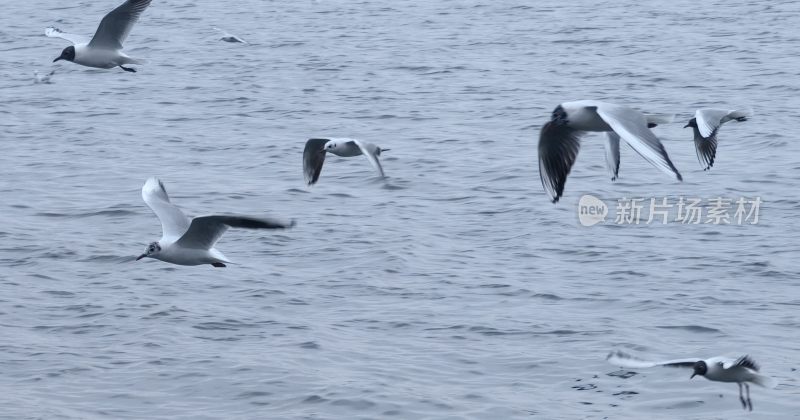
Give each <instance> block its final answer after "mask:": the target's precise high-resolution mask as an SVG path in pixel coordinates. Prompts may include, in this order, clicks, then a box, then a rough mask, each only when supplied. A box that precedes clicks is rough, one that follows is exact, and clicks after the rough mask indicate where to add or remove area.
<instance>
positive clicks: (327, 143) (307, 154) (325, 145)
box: [303, 138, 389, 185]
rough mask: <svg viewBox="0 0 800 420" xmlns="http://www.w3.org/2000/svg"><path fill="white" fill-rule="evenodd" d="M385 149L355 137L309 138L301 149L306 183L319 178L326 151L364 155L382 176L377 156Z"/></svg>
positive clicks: (343, 155) (311, 183) (344, 155)
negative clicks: (303, 148)
mask: <svg viewBox="0 0 800 420" xmlns="http://www.w3.org/2000/svg"><path fill="white" fill-rule="evenodd" d="M386 150H389V149H381V148H380V147H378V146H376V145H374V144H372V143H367V142H363V141H361V140H355V139H347V138H326V139H309V140H308V141H307V142H306V148H305V150H303V173H304V174H305V179H306V183H308V185H314V184H315V183H316V182H317V180H318V179H319V174H320V173H321V172H322V164H323V163H325V153H326V152H331V153H333V154H334V155H337V156H342V157H350V156H358V155H364V156H366V158H367V160H369V163H371V164H372V166H373V167H374V168H375V170H376V171H378V173H379V174H380V176H381V177H384V176H385V175H384V174H383V168H382V167H381V163H380V161H378V156H380V155H381V152H382V151H386Z"/></svg>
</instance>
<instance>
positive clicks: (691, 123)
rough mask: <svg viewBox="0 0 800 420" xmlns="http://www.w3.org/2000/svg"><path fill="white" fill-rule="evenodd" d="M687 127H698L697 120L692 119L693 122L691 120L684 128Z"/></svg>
mask: <svg viewBox="0 0 800 420" xmlns="http://www.w3.org/2000/svg"><path fill="white" fill-rule="evenodd" d="M686 127H697V118H692V119H691V120H689V122H688V123H686V125H684V126H683V128H686Z"/></svg>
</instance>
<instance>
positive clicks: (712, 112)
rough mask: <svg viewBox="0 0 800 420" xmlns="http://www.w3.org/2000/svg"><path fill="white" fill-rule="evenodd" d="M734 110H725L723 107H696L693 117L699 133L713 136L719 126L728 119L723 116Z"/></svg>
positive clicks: (704, 135)
mask: <svg viewBox="0 0 800 420" xmlns="http://www.w3.org/2000/svg"><path fill="white" fill-rule="evenodd" d="M734 112H735V111H727V110H724V109H710V108H704V109H698V110H697V111H695V113H694V117H695V118H696V119H697V129H698V130H699V131H700V134H701V135H702V136H703V137H706V138H708V137H711V136H714V135H716V133H717V130H718V129H719V126H720V125H722V123H724V122H725V121H727V120H729V119H730V118H728V119H726V118H725V117H728V116H729V115H730V114H733V113H734ZM723 120H725V121H723Z"/></svg>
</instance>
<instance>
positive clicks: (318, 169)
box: [303, 139, 329, 185]
mask: <svg viewBox="0 0 800 420" xmlns="http://www.w3.org/2000/svg"><path fill="white" fill-rule="evenodd" d="M328 141H329V140H328V139H309V140H308V141H307V142H306V147H305V149H304V150H303V174H304V175H305V179H306V184H308V185H314V184H315V183H316V182H317V180H318V179H319V175H320V174H321V173H322V164H324V163H325V149H324V147H325V143H327V142H328Z"/></svg>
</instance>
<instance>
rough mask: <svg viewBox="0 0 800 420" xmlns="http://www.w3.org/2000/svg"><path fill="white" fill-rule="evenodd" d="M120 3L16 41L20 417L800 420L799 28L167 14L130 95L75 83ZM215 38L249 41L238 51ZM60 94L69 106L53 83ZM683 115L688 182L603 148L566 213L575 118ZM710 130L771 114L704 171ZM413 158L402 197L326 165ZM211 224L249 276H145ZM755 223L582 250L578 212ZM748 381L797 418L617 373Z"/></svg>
mask: <svg viewBox="0 0 800 420" xmlns="http://www.w3.org/2000/svg"><path fill="white" fill-rule="evenodd" d="M118 3H119V1H116V0H115V1H112V0H108V1H94V2H92V1H75V2H66V3H65V2H60V1H55V0H31V1H26V2H6V3H4V5H3V12H2V14H0V144H2V150H1V151H0V337H1V339H0V407H2V410H0V417H3V418H14V419H87V418H88V419H95V418H97V419H103V418H113V419H145V418H147V419H190V418H191V419H212V418H214V419H215V418H231V419H233V418H236V419H249V418H253V419H255V418H319V419H323V418H325V419H328V418H330V419H333V418H341V419H356V418H365V419H366V418H409V419H421V418H429V419H444V418H448V419H450V418H480V419H500V418H542V419H602V418H613V419H641V418H653V419H710V418H714V419H731V418H759V419H787V418H798V417H799V416H800V415H799V414H798V413H800V384H799V383H798V379H799V378H800V375H799V374H798V371H797V369H798V367H800V364H799V363H798V355H799V354H800V339H798V331H799V328H800V293H798V290H799V288H800V281H799V280H798V278H800V265H798V262H797V261H798V260H797V258H798V255H799V254H798V251H800V246H799V245H798V234H799V233H800V232H799V231H798V216H799V215H800V197H799V196H798V191H800V182H799V181H798V174H799V173H800V160H798V157H799V156H800V143H798V141H797V140H798V138H799V137H800V126H799V125H798V124H797V123H798V121H799V120H798V118H800V113H799V112H798V109H800V60H799V59H798V58H797V51H798V47H800V36H798V34H797V27H798V26H800V3H797V2H795V1H769V2H767V1H763V2H752V1H750V2H744V1H686V0H676V1H671V2H662V1H650V0H646V1H641V2H614V1H588V0H578V1H572V2H555V3H554V2H539V1H523V0H502V1H489V0H442V1H422V0H397V1H392V2H385V1H372V0H369V1H343V0H342V1H336V0H319V1H297V2H282V1H261V0H241V1H237V2H218V1H211V0H198V1H177V0H154V1H153V3H152V4H151V6H150V7H149V8H148V9H147V10H146V11H145V13H144V14H143V16H142V18H141V20H140V21H139V23H138V24H137V25H136V26H135V27H134V28H133V31H132V32H131V35H130V37H129V38H128V40H127V41H126V49H125V50H126V52H128V53H129V54H130V55H132V56H135V57H141V58H145V59H147V63H146V64H145V65H141V66H136V67H137V68H138V70H139V71H138V72H137V73H135V74H134V73H127V72H124V71H122V70H120V69H112V70H97V69H90V68H85V67H81V66H78V65H75V64H72V63H66V62H63V61H61V62H58V63H56V64H53V63H51V61H52V60H53V59H54V58H56V57H57V56H58V55H59V54H60V51H61V49H63V48H64V47H65V46H67V45H68V44H67V43H66V41H63V40H60V39H56V38H46V37H45V36H44V35H43V32H44V28H45V27H47V26H50V25H54V26H57V27H59V28H61V29H63V30H65V31H68V32H75V33H81V34H86V35H91V34H92V33H93V32H94V30H95V28H96V26H97V24H98V22H99V20H100V18H101V17H102V16H103V15H104V14H105V13H106V12H108V11H109V10H111V9H112V8H113V7H116V6H117V4H118ZM214 26H217V27H220V28H222V29H225V30H227V31H229V32H231V33H234V34H236V35H238V36H240V37H242V38H244V39H245V40H247V41H248V42H249V44H247V45H245V44H230V43H225V42H221V41H219V40H218V34H217V33H216V32H215V31H213V30H212V27H214ZM52 68H55V69H56V73H55V75H54V76H53V82H52V83H51V84H34V79H33V72H34V70H38V71H39V72H40V74H46V72H48V71H49V70H50V69H52ZM576 99H597V100H605V101H608V102H614V103H620V104H625V105H629V106H632V107H635V108H637V109H641V110H643V111H646V112H651V113H675V114H677V117H676V120H675V122H673V123H671V124H662V125H660V126H659V127H657V128H655V129H654V131H655V132H656V134H657V135H658V136H659V137H660V138H661V139H662V141H663V143H664V146H665V148H666V149H667V151H668V152H669V155H670V157H671V158H672V161H673V162H674V163H675V165H676V166H677V167H678V169H679V170H680V171H681V172H682V174H683V177H684V182H682V183H680V182H675V181H674V180H672V179H671V178H670V177H668V176H666V175H664V174H663V173H661V172H659V171H658V170H657V169H655V168H653V167H652V166H650V165H649V164H648V163H647V162H646V161H644V160H643V159H642V158H641V157H640V156H638V155H637V154H636V153H635V152H634V151H633V150H632V149H631V148H629V147H627V146H623V149H622V164H621V169H620V176H621V178H620V179H619V180H618V181H616V182H612V181H611V180H610V179H609V176H608V175H607V173H606V169H605V161H604V157H603V137H602V135H599V134H592V135H588V136H586V137H585V138H584V139H583V142H582V148H581V151H580V154H579V156H578V160H577V163H576V165H575V167H574V168H573V171H572V174H571V175H570V177H569V179H568V182H567V185H566V189H565V193H564V197H563V198H562V200H561V201H560V202H559V203H558V204H555V205H554V204H552V203H550V201H549V200H548V197H547V196H546V194H545V192H544V190H543V189H542V187H541V184H540V181H539V174H538V164H537V142H538V130H539V127H541V125H542V124H543V123H544V122H546V121H547V120H548V119H549V116H550V112H551V111H552V109H553V108H554V107H555V106H556V105H557V104H559V103H561V102H564V101H569V100H576ZM698 107H715V108H730V109H734V108H745V109H746V108H750V109H752V110H753V117H752V118H751V120H750V121H747V122H743V123H736V122H731V123H728V124H726V125H724V126H723V127H722V129H721V130H720V133H719V149H718V153H717V159H716V162H715V165H714V167H713V168H712V169H711V170H710V171H707V172H704V171H703V170H702V167H701V166H700V164H699V163H698V162H697V159H696V157H695V152H694V146H693V143H692V134H691V129H688V128H687V129H684V128H683V126H684V124H685V122H686V121H687V120H688V119H689V118H691V116H692V113H693V112H694V110H695V109H696V108H698ZM321 136H340V137H341V136H349V137H355V138H360V139H363V140H365V141H369V142H372V143H375V144H377V145H379V146H380V147H382V148H386V149H390V150H389V151H387V152H385V153H384V154H383V155H382V162H383V167H384V170H385V171H386V174H387V178H386V179H385V180H381V179H379V178H377V177H376V176H375V173H374V171H373V170H372V168H371V167H370V165H369V163H368V162H367V161H366V159H362V158H349V159H343V158H337V157H335V156H331V157H329V158H328V161H327V162H326V164H325V168H324V170H323V172H322V176H321V177H320V181H319V183H318V184H317V185H316V186H314V187H313V188H306V186H305V185H304V182H303V174H302V166H301V162H302V150H303V145H304V142H305V140H306V139H308V138H311V137H321ZM149 176H158V177H160V178H161V179H162V180H163V181H164V183H165V185H166V188H167V190H168V191H169V193H170V195H171V198H172V201H173V202H174V203H176V204H177V205H178V206H180V207H181V208H182V209H184V211H186V212H187V214H190V215H200V214H205V213H219V212H226V213H242V214H249V215H256V216H258V215H264V216H276V217H286V218H294V219H295V220H296V221H297V223H298V224H297V226H296V227H295V228H293V229H291V230H287V231H267V232H254V231H244V230H230V231H229V232H228V233H226V234H225V236H224V237H223V238H222V239H221V241H220V242H219V243H218V248H219V249H220V250H221V251H223V252H224V253H225V254H226V255H227V256H228V257H229V258H231V259H232V260H233V261H234V264H229V266H228V267H227V268H224V269H217V268H213V267H211V266H198V267H182V266H175V265H170V264H166V263H163V262H160V261H156V260H152V259H146V260H142V261H137V262H134V261H133V257H135V256H136V255H138V254H140V253H141V252H142V251H143V250H144V248H145V246H146V245H147V244H148V243H149V242H151V241H155V240H158V238H159V237H160V235H161V230H160V229H161V228H160V225H159V223H158V220H157V219H156V217H155V216H154V215H153V214H152V213H151V212H150V210H149V209H148V208H147V207H146V206H145V204H144V202H143V201H142V199H141V193H140V189H141V186H142V185H143V183H144V181H145V180H146V179H147V178H148V177H149ZM584 194H592V195H594V196H597V197H600V198H601V199H603V200H604V201H605V202H606V203H608V204H609V206H610V207H612V209H611V210H612V212H613V207H614V205H615V203H616V202H617V200H619V199H622V198H626V197H627V198H631V197H641V198H644V199H649V198H651V197H654V198H660V197H669V198H670V199H674V198H677V197H700V198H703V199H711V198H714V197H723V198H726V199H730V200H734V201H735V200H737V199H739V198H740V197H744V198H747V199H753V198H755V197H759V198H760V200H762V204H761V206H760V216H759V220H758V223H755V224H752V223H749V222H748V223H743V224H736V223H730V224H711V223H699V224H685V223H680V222H670V223H667V224H664V225H662V224H639V225H633V224H616V223H614V221H613V219H609V220H606V222H605V223H600V224H597V225H595V226H592V227H584V226H582V225H581V224H580V223H579V222H578V200H579V198H580V197H581V196H582V195H584ZM614 349H622V350H624V351H627V352H631V353H634V354H636V355H638V356H640V357H643V358H648V359H653V360H661V359H672V358H684V357H710V356H715V355H720V354H728V355H734V356H736V355H742V354H750V355H751V356H752V357H753V358H754V359H756V360H757V361H758V362H760V364H761V365H762V369H761V372H762V373H764V374H767V375H769V376H772V377H774V378H775V379H776V381H777V383H778V386H777V387H776V388H775V389H763V388H759V387H753V388H752V390H751V391H752V399H753V403H754V408H755V410H754V411H753V412H752V413H748V412H746V411H744V410H742V409H741V406H740V403H739V401H738V397H737V392H738V391H737V387H736V386H735V384H724V383H714V382H710V381H707V380H705V379H702V378H700V379H698V378H695V379H693V380H689V375H690V373H691V372H689V371H684V370H680V369H666V368H665V369H657V368H653V369H639V370H631V369H622V370H621V369H620V368H618V367H616V366H612V365H610V364H608V363H607V362H606V361H605V356H606V354H607V353H608V352H609V351H611V350H614Z"/></svg>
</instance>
